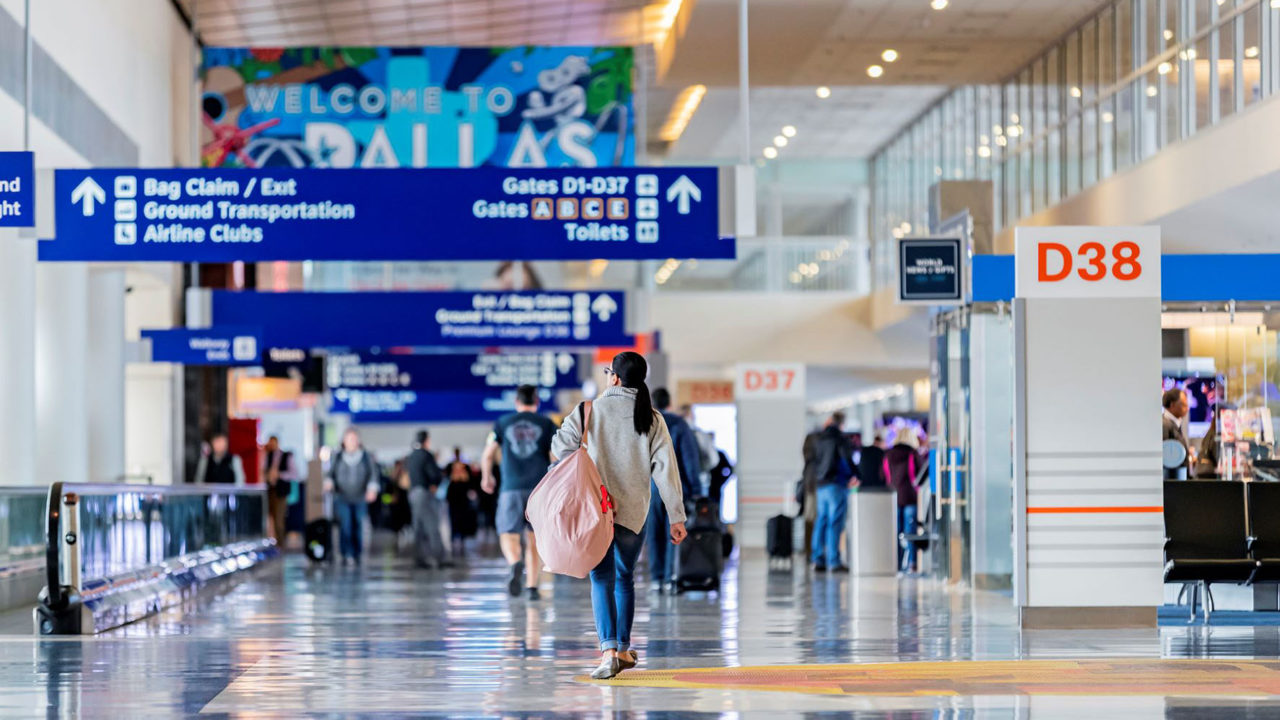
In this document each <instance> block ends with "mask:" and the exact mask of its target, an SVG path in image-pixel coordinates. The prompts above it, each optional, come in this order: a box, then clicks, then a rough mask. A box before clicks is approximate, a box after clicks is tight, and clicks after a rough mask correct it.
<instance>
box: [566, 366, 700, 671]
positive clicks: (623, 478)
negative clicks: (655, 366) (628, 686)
mask: <svg viewBox="0 0 1280 720" xmlns="http://www.w3.org/2000/svg"><path fill="white" fill-rule="evenodd" d="M648 372H649V366H648V363H646V362H645V359H644V357H642V356H641V355H639V354H638V353H634V352H630V351H628V352H623V353H620V354H618V355H617V356H615V357H614V358H613V363H612V364H611V365H610V366H609V367H608V368H606V369H605V380H606V385H607V387H606V389H605V391H604V392H603V393H602V394H601V395H600V397H598V398H596V400H595V402H593V403H592V408H591V413H590V418H589V419H588V420H587V423H588V426H589V427H588V437H589V438H590V440H589V442H588V444H587V454H588V455H590V456H591V459H592V461H593V462H594V463H595V465H596V467H597V468H598V469H599V471H600V477H601V479H602V480H603V482H604V485H605V488H606V489H607V490H608V492H609V497H610V499H611V500H612V501H613V504H614V507H615V508H616V510H615V514H614V535H613V543H612V545H611V546H610V547H609V550H608V551H607V552H606V553H605V556H604V558H603V559H602V560H601V561H600V563H599V564H598V565H597V566H596V567H595V569H594V570H592V571H591V607H592V611H593V613H594V614H595V622H596V634H597V636H598V637H599V640H600V651H601V653H602V654H603V656H602V657H601V661H600V666H599V667H597V668H596V669H595V670H594V671H593V672H592V673H591V677H593V678H595V679H597V680H603V679H607V678H611V677H613V676H614V675H617V674H618V673H619V672H621V671H622V670H626V669H628V668H632V667H635V666H636V663H637V662H639V657H638V656H637V654H636V652H635V650H632V649H631V628H632V623H633V621H634V619H635V609H636V606H635V581H634V573H635V563H636V558H637V557H638V556H639V555H640V547H641V545H642V544H643V540H642V538H643V536H644V525H645V519H646V517H647V516H648V511H649V495H650V492H651V488H652V487H654V486H656V487H657V489H658V493H659V494H660V495H661V496H662V501H663V504H664V505H665V506H666V510H667V517H668V520H669V526H668V531H669V532H670V534H671V542H673V543H675V544H677V545H679V544H680V542H681V541H683V540H684V538H685V535H686V532H685V528H684V520H685V510H684V497H683V494H682V492H681V485H680V471H679V468H678V466H677V460H676V454H675V449H674V447H673V446H672V443H671V436H670V434H669V433H668V431H667V426H666V421H664V420H663V418H662V415H660V414H659V413H657V412H656V411H654V410H653V407H652V405H651V402H650V396H649V388H648V387H647V386H646V385H645V377H646V376H647V375H648ZM581 440H582V420H581V419H580V414H579V413H578V412H577V411H575V412H571V413H569V415H567V416H566V417H565V420H564V425H562V426H561V428H560V432H558V433H556V436H555V441H554V443H553V444H552V448H551V452H552V455H553V456H554V457H557V458H561V457H566V456H568V455H569V454H571V453H572V452H574V450H576V449H577V448H578V447H579V445H580V443H581Z"/></svg>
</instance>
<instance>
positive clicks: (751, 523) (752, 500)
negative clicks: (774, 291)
mask: <svg viewBox="0 0 1280 720" xmlns="http://www.w3.org/2000/svg"><path fill="white" fill-rule="evenodd" d="M737 376H738V377H737V382H736V383H735V386H734V400H735V402H736V403H737V406H738V467H737V474H738V527H737V532H736V535H737V537H738V538H739V542H740V543H741V544H742V547H747V548H760V547H764V541H765V523H766V522H767V521H768V519H769V518H770V517H772V516H774V515H777V514H778V513H780V512H782V510H783V506H784V505H785V504H786V500H785V498H786V497H787V496H788V495H789V494H791V492H792V491H793V489H794V487H795V482H796V480H799V479H800V475H801V473H802V472H803V470H804V457H803V454H802V451H803V448H804V436H805V434H806V432H807V428H806V427H805V367H804V365H791V364H777V365H773V364H769V365H764V364H761V365H756V364H751V365H739V366H738V371H737ZM796 549H797V551H799V550H800V548H799V547H797V548H796Z"/></svg>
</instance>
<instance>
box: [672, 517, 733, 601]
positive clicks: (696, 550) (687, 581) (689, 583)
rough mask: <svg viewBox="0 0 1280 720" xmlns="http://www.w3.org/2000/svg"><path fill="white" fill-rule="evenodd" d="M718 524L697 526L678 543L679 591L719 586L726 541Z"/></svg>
mask: <svg viewBox="0 0 1280 720" xmlns="http://www.w3.org/2000/svg"><path fill="white" fill-rule="evenodd" d="M721 538H722V534H721V532H720V530H719V529H718V528H713V527H694V528H693V529H692V530H690V531H689V536H688V537H686V538H685V540H684V542H682V543H680V544H679V545H677V546H676V569H675V578H676V579H675V591H676V592H677V593H682V592H685V591H688V590H705V591H711V590H719V589H720V571H721V569H722V567H723V565H722V563H723V557H722V555H721V551H722V547H723V543H724V541H723V540H722V539H721Z"/></svg>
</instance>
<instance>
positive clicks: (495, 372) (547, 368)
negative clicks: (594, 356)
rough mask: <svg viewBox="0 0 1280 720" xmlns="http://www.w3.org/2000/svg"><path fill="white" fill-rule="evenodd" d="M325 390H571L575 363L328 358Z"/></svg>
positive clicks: (500, 356)
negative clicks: (524, 388)
mask: <svg viewBox="0 0 1280 720" xmlns="http://www.w3.org/2000/svg"><path fill="white" fill-rule="evenodd" d="M325 384H326V385H327V386H328V387H330V388H355V389H366V390H379V389H401V390H454V391H457V390H475V391H494V390H513V389H515V388H517V387H519V386H521V385H534V386H537V387H540V388H576V387H580V386H581V385H582V382H581V380H580V379H579V377H578V358H577V356H576V355H574V354H572V353H567V352H563V351H562V352H539V353H530V352H506V353H497V352H490V353H480V354H477V355H457V354H449V355H401V354H380V355H374V354H370V353H358V354H346V355H343V354H331V355H329V356H327V357H326V358H325Z"/></svg>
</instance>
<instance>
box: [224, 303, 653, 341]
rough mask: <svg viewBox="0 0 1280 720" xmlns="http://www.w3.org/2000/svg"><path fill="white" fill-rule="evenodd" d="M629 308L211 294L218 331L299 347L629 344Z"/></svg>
mask: <svg viewBox="0 0 1280 720" xmlns="http://www.w3.org/2000/svg"><path fill="white" fill-rule="evenodd" d="M623 303H624V295H623V293H621V292H615V291H609V292H564V291H544V292H232V291H223V290H218V291H214V292H213V293H212V305H213V324H214V325H215V326H220V325H250V326H259V327H261V328H262V341H263V343H264V344H265V345H266V346H267V347H296V348H390V347H468V348H487V347H552V348H559V347H595V346H600V345H613V346H617V345H629V344H630V343H631V340H632V338H631V337H629V336H628V335H627V334H626V330H625V327H626V324H625V319H624V318H625V314H626V313H625V312H624V309H623Z"/></svg>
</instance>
